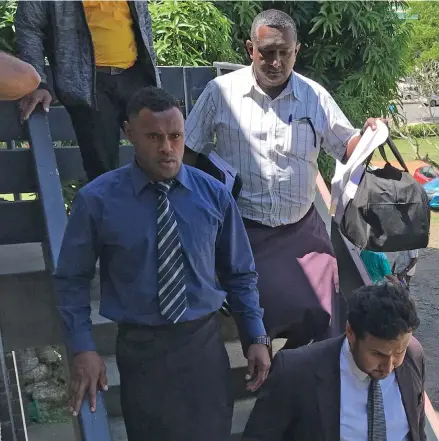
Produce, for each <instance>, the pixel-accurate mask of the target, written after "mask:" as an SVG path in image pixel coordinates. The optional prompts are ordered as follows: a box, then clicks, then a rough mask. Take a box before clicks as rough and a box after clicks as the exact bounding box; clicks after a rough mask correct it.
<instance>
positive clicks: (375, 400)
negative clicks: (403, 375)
mask: <svg viewBox="0 0 439 441" xmlns="http://www.w3.org/2000/svg"><path fill="white" fill-rule="evenodd" d="M367 441H387V432H386V416H385V414H384V404H383V394H382V392H381V386H380V383H379V381H378V380H375V379H373V378H372V379H371V381H370V385H369V393H368V396H367Z"/></svg>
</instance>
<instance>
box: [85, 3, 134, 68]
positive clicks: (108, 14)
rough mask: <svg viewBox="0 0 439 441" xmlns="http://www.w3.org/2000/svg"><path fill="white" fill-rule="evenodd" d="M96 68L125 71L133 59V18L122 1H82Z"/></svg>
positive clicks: (126, 4) (132, 62)
mask: <svg viewBox="0 0 439 441" xmlns="http://www.w3.org/2000/svg"><path fill="white" fill-rule="evenodd" d="M83 5H84V11H85V16H86V18H87V23H88V27H89V29H90V32H91V38H92V40H93V47H94V53H95V61H96V66H114V67H121V68H124V69H128V68H129V67H131V66H132V65H133V64H134V63H135V62H136V59H137V46H136V39H135V37H134V30H133V19H132V17H131V12H130V8H129V6H128V3H127V2H125V1H105V0H103V1H94V0H84V1H83Z"/></svg>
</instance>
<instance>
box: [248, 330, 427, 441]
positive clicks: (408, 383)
mask: <svg viewBox="0 0 439 441" xmlns="http://www.w3.org/2000/svg"><path fill="white" fill-rule="evenodd" d="M344 338H345V336H342V337H337V338H333V339H329V340H325V341H323V342H320V343H315V344H312V345H310V346H304V347H302V348H299V349H294V350H284V351H280V352H279V353H278V354H277V355H276V357H275V358H274V361H273V364H272V370H271V373H270V375H269V377H268V379H267V381H266V382H265V384H264V386H263V387H262V389H261V392H260V395H259V396H258V400H257V402H256V405H255V408H254V409H253V412H252V414H251V415H250V419H249V421H248V423H247V426H246V428H245V431H244V435H243V441H304V440H306V441H340V352H341V347H342V344H343V341H344ZM424 371H425V368H424V356H423V350H422V347H421V345H420V343H419V342H418V341H417V340H416V339H415V338H414V337H413V338H412V339H411V341H410V344H409V347H408V349H407V353H406V356H405V358H404V362H403V363H402V365H401V366H400V367H398V368H397V369H396V370H395V374H396V378H397V381H398V384H399V389H400V392H401V397H402V401H403V405H404V408H405V411H406V415H407V420H408V424H409V429H410V435H411V441H425V440H426V434H425V428H424V427H425V409H424Z"/></svg>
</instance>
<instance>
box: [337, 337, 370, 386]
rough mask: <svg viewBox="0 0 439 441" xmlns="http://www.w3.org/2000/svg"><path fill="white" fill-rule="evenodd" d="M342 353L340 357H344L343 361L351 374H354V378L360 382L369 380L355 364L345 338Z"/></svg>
mask: <svg viewBox="0 0 439 441" xmlns="http://www.w3.org/2000/svg"><path fill="white" fill-rule="evenodd" d="M341 353H342V357H344V359H345V360H346V362H347V365H348V366H349V369H350V371H351V372H352V373H354V374H355V376H356V377H357V378H358V379H359V380H360V381H362V382H364V381H366V380H368V379H369V375H368V374H366V373H365V372H363V371H362V370H361V369H360V368H359V367H358V366H357V364H356V363H355V360H354V357H353V355H352V352H351V349H350V347H349V342H348V339H347V338H345V341H344V343H343V347H342V350H341Z"/></svg>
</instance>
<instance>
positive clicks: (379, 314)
mask: <svg viewBox="0 0 439 441" xmlns="http://www.w3.org/2000/svg"><path fill="white" fill-rule="evenodd" d="M347 306H348V322H349V324H350V326H351V328H352V330H353V331H354V333H355V336H356V337H357V338H359V339H363V338H364V337H365V336H366V334H370V335H372V336H374V337H377V338H380V339H382V340H396V339H397V338H398V337H399V336H400V335H402V334H408V333H409V332H412V331H414V330H416V329H417V328H418V326H419V317H418V314H417V312H416V306H415V303H414V301H413V300H412V299H411V298H410V296H409V293H408V291H407V290H406V289H405V288H404V287H403V286H402V285H394V284H391V283H385V284H383V285H370V286H364V287H362V288H360V289H358V290H356V291H354V293H353V294H352V296H351V297H350V298H349V299H348V301H347Z"/></svg>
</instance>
